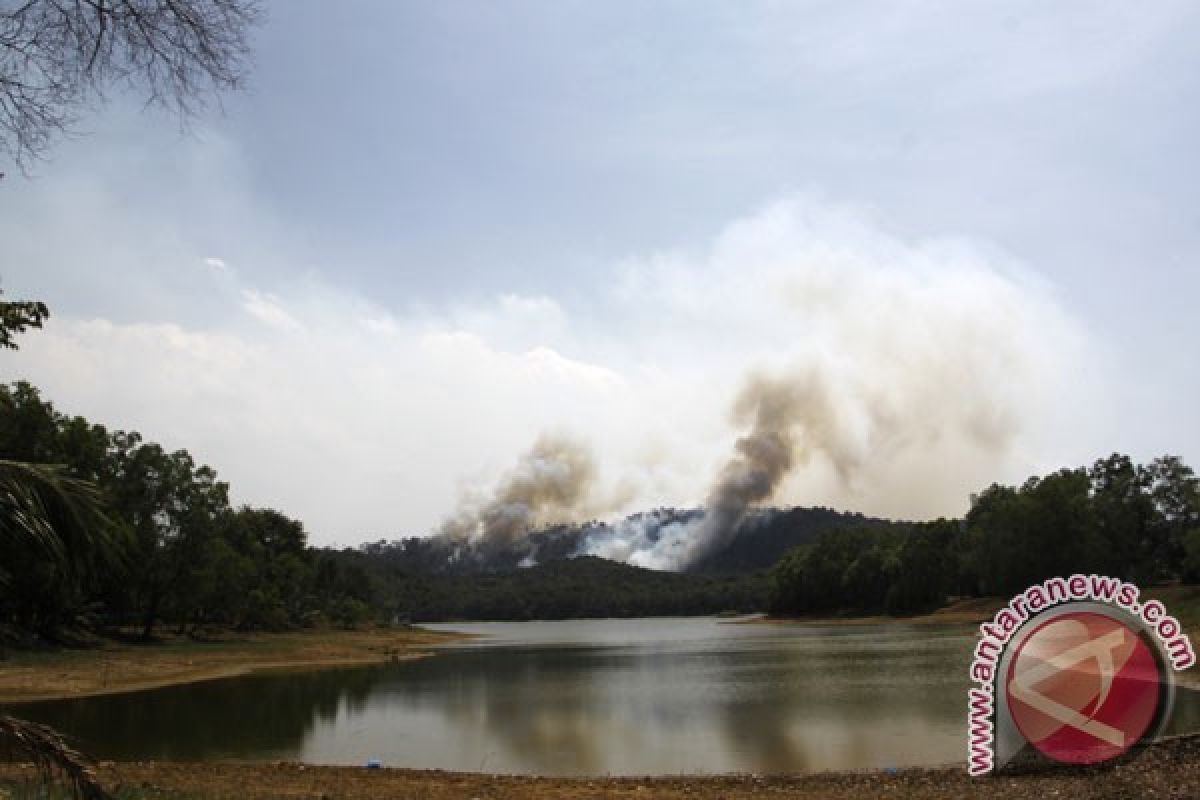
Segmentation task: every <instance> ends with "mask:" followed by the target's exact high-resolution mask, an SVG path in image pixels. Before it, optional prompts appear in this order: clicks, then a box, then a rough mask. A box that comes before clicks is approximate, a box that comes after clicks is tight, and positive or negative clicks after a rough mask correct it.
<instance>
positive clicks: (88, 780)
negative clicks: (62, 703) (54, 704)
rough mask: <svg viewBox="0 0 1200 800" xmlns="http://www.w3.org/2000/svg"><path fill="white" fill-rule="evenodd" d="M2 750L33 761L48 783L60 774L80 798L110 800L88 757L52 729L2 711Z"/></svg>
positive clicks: (0, 748) (17, 758)
mask: <svg viewBox="0 0 1200 800" xmlns="http://www.w3.org/2000/svg"><path fill="white" fill-rule="evenodd" d="M0 751H7V754H8V755H9V756H10V757H13V758H15V759H16V760H20V761H26V760H28V761H32V762H33V763H34V765H36V766H37V768H38V770H39V771H40V772H41V773H42V776H43V779H45V780H46V781H47V782H48V781H49V779H50V778H51V777H53V776H56V775H57V776H61V777H62V778H63V779H64V780H65V781H66V783H67V786H68V787H69V788H70V789H71V793H72V794H73V795H74V796H75V797H77V798H79V800H109V794H108V792H106V791H105V790H104V787H102V786H101V785H100V782H99V781H98V780H97V779H96V773H95V772H94V771H93V770H92V767H91V765H90V764H89V763H88V761H87V759H85V758H84V757H83V756H82V755H81V754H80V753H79V752H78V751H76V750H75V749H73V748H72V747H71V746H70V745H69V744H67V742H66V740H65V739H63V737H62V736H61V735H60V734H59V733H57V732H56V731H55V730H54V729H53V728H48V727H46V726H45V725H39V724H37V723H36V722H26V721H25V720H20V719H17V718H16V717H10V716H6V715H3V714H0Z"/></svg>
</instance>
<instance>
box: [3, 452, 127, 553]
mask: <svg viewBox="0 0 1200 800" xmlns="http://www.w3.org/2000/svg"><path fill="white" fill-rule="evenodd" d="M0 547H34V548H37V549H38V551H40V553H41V554H42V555H43V556H45V557H46V558H48V559H50V560H52V561H54V562H55V563H57V564H58V565H59V566H61V567H63V568H64V569H68V570H74V569H76V568H77V567H79V566H81V565H82V564H83V563H84V562H86V561H90V560H92V559H95V558H103V559H110V558H113V557H115V556H117V555H118V554H119V551H120V549H121V548H120V545H119V542H118V541H117V538H116V534H115V531H114V526H113V525H112V523H111V521H110V520H109V519H108V517H107V516H106V515H105V513H104V511H103V500H102V497H101V495H100V491H99V490H98V489H97V488H96V486H95V485H94V484H92V483H90V482H88V481H84V480H80V479H78V478H73V477H71V476H70V475H68V474H67V472H66V470H65V469H64V468H63V467H61V466H57V465H52V464H31V463H27V462H23V461H10V460H6V459H0Z"/></svg>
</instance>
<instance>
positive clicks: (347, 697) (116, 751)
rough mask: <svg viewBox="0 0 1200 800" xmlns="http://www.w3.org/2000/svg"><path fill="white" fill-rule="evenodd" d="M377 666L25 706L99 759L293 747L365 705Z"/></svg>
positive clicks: (195, 755)
mask: <svg viewBox="0 0 1200 800" xmlns="http://www.w3.org/2000/svg"><path fill="white" fill-rule="evenodd" d="M378 678H379V669H378V668H355V669H345V670H330V671H321V672H289V673H287V674H285V675H280V674H279V673H275V674H271V673H260V674H256V675H248V676H245V677H240V678H231V679H226V680H217V681H204V682H200V683H193V684H187V685H183V686H172V687H168V688H165V689H155V690H151V691H145V692H133V693H127V694H114V695H103V696H98V697H87V698H77V699H73V700H57V701H50V702H45V703H33V704H29V705H23V706H22V707H21V713H22V715H24V716H25V717H26V718H28V719H33V720H36V721H38V722H44V723H46V724H49V725H51V726H53V727H55V728H57V729H58V730H61V731H63V732H65V733H67V734H68V735H69V736H70V737H72V738H73V739H74V740H76V741H77V742H78V743H79V744H80V746H81V747H82V748H83V749H84V750H85V751H86V752H88V753H91V754H92V755H94V756H97V757H100V758H147V759H160V758H161V759H171V758H178V759H202V758H218V757H247V756H248V757H255V756H260V757H261V756H266V755H271V754H280V755H286V754H289V753H293V752H295V751H296V750H297V749H298V748H299V746H300V744H301V743H302V742H303V740H304V737H305V736H306V735H307V734H308V733H309V731H311V729H312V727H313V724H314V723H315V722H316V721H317V720H327V721H332V720H334V719H335V718H336V717H337V714H338V709H339V708H340V707H342V706H343V704H344V705H345V707H346V708H347V709H350V710H355V709H361V708H363V707H364V706H365V704H366V703H367V699H368V697H369V696H370V690H371V686H372V685H373V684H374V683H375V682H376V681H377V680H378Z"/></svg>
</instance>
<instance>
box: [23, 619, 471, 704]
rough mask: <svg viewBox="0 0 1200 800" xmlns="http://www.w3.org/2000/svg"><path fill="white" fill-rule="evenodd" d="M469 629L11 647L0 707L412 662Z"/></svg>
mask: <svg viewBox="0 0 1200 800" xmlns="http://www.w3.org/2000/svg"><path fill="white" fill-rule="evenodd" d="M470 638H472V637H471V635H470V634H464V633H452V632H442V631H431V630H426V629H423V628H412V629H405V630H391V629H371V630H361V631H340V630H321V631H300V632H288V633H255V634H226V635H224V636H222V637H221V638H219V639H215V640H212V641H190V640H182V639H173V640H172V639H168V640H165V641H160V642H155V643H151V644H125V643H119V642H114V641H108V640H106V641H104V642H103V643H101V644H98V645H97V646H95V647H90V648H72V649H61V650H47V651H19V652H16V653H13V654H12V655H11V656H10V657H9V658H7V659H5V660H0V705H3V706H20V705H22V704H24V703H35V702H39V701H44V700H62V699H69V698H76V697H95V696H100V695H111V694H124V693H127V692H138V691H145V690H150V689H161V688H165V687H168V686H182V685H186V684H191V683H201V682H205V681H212V680H221V679H224V678H235V677H238V676H241V675H247V674H249V673H252V672H267V671H272V672H277V671H289V670H297V671H309V670H321V669H336V668H339V667H355V666H365V665H369V664H385V663H394V662H401V661H412V660H415V659H418V658H425V657H427V656H430V655H433V648H436V647H439V646H442V645H446V644H453V643H455V642H459V641H463V640H466V639H470Z"/></svg>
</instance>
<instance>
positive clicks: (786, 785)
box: [0, 737, 1200, 800]
mask: <svg viewBox="0 0 1200 800" xmlns="http://www.w3.org/2000/svg"><path fill="white" fill-rule="evenodd" d="M98 772H99V776H100V778H101V781H102V782H103V783H104V784H105V786H107V787H108V788H109V789H111V790H113V791H114V792H116V793H117V795H118V796H119V797H126V798H129V797H151V796H153V797H189V798H197V799H201V798H214V799H216V798H238V800H259V799H260V798H261V799H262V800H266V799H267V798H272V799H275V798H280V799H282V798H289V799H290V798H311V800H323V799H325V798H328V799H329V800H333V798H351V799H353V798H364V799H365V798H372V800H374V799H375V798H414V800H415V798H422V800H425V799H428V800H443V799H447V800H448V798H455V799H456V800H459V799H461V800H470V798H479V800H484V798H529V799H530V800H551V799H552V798H553V799H554V800H583V799H584V798H609V797H615V798H636V799H637V800H665V799H666V798H672V799H676V798H678V799H679V800H683V799H684V798H700V797H703V798H726V799H727V800H738V799H739V798H767V797H790V798H801V800H804V799H805V798H813V799H814V800H815V798H822V800H850V798H855V799H856V800H857V798H914V799H917V800H961V799H962V798H975V797H978V798H1080V799H1084V798H1095V799H1096V800H1100V799H1101V798H1104V799H1105V800H1109V799H1112V800H1115V799H1116V798H1179V800H1183V799H1184V798H1188V799H1189V800H1192V799H1194V798H1200V737H1186V738H1180V739H1175V740H1171V741H1169V742H1165V743H1162V744H1159V745H1155V746H1153V747H1151V748H1149V749H1148V750H1146V751H1145V752H1144V753H1142V754H1140V755H1139V756H1138V757H1137V758H1135V759H1132V760H1130V761H1127V762H1125V763H1121V764H1117V765H1115V766H1107V767H1096V768H1088V769H1043V770H1041V771H1037V772H1027V773H1023V774H1011V775H1002V776H996V777H989V778H971V777H969V776H968V775H967V774H966V771H965V769H964V768H963V767H961V766H956V767H943V768H938V769H905V770H900V771H897V772H894V773H891V772H888V773H885V772H849V773H823V774H816V775H797V776H756V775H736V776H682V777H663V778H571V779H564V778H536V777H513V776H497V775H479V774H468V773H454V772H440V771H425V770H406V769H365V768H361V767H313V766H305V765H302V764H291V763H274V764H246V763H228V762H209V763H195V764H185V763H170V762H165V763H164V762H139V763H105V764H102V765H101V766H100V768H99V770H98ZM34 774H35V773H34V771H33V769H32V768H31V767H22V766H20V765H8V766H5V767H0V780H2V781H4V782H5V785H6V786H7V787H8V793H9V794H11V795H12V796H13V797H14V798H23V797H34V796H37V794H36V793H35V792H34V791H33V790H30V789H23V788H21V786H20V784H19V783H16V782H14V781H19V780H20V779H21V778H22V777H24V778H26V779H28V778H31V777H32V776H33V775H34Z"/></svg>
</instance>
